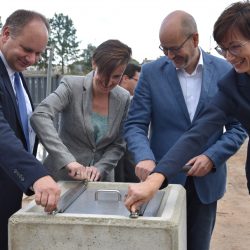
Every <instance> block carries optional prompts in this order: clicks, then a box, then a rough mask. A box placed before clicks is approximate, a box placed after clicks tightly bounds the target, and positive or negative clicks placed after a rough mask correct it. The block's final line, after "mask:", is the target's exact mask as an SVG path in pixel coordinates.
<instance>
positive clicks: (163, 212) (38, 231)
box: [9, 182, 186, 250]
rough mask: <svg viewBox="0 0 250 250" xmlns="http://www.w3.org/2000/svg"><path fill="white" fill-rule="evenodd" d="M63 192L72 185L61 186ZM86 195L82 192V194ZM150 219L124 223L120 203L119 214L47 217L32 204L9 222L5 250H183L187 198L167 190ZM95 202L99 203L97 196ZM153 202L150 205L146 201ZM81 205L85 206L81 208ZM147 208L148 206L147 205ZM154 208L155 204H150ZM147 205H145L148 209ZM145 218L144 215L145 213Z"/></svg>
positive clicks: (113, 186) (98, 185) (116, 186)
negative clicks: (6, 249) (6, 248)
mask: <svg viewBox="0 0 250 250" xmlns="http://www.w3.org/2000/svg"><path fill="white" fill-rule="evenodd" d="M60 185H61V187H62V190H63V193H64V192H66V191H67V190H68V189H70V188H72V187H73V186H74V185H75V182H61V183H60ZM127 188H128V183H104V182H93V183H92V182H90V183H89V184H88V188H87V190H86V191H88V190H90V191H91V190H99V189H102V190H105V189H107V190H120V191H122V193H123V194H125V193H126V191H127ZM86 191H85V192H86ZM158 192H161V193H163V195H162V199H161V200H160V203H159V205H157V206H158V208H157V213H156V214H155V216H145V215H144V216H140V217H139V218H137V219H131V218H129V212H128V211H127V210H126V209H125V208H124V205H123V199H122V200H121V201H116V202H118V203H119V206H118V207H120V208H121V207H122V210H123V213H122V215H119V213H118V215H117V214H115V215H112V214H95V212H93V211H91V210H92V209H91V207H92V208H93V210H94V206H96V200H95V199H94V198H93V201H90V202H93V204H94V205H93V206H92V205H90V211H89V213H74V212H67V211H66V212H65V213H57V214H55V215H49V214H46V213H44V212H43V209H42V208H41V207H39V206H36V204H35V202H34V201H32V202H31V203H30V204H29V205H28V206H26V207H25V208H24V209H21V210H19V211H18V212H17V213H15V214H14V215H13V216H11V218H10V219H9V249H10V250H80V249H86V250H100V249H102V250H132V249H133V250H147V249H148V250H149V249H150V250H163V249H164V250H186V193H185V190H184V188H183V187H182V186H180V185H169V186H168V187H167V188H165V189H163V190H161V191H158ZM99 199H102V197H100V198H99ZM151 203H153V200H152V201H151ZM82 205H83V206H84V204H82ZM151 205H152V204H151ZM153 205H154V204H153ZM148 206H150V203H149V204H148ZM145 213H146V210H145Z"/></svg>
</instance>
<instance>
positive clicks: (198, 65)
mask: <svg viewBox="0 0 250 250" xmlns="http://www.w3.org/2000/svg"><path fill="white" fill-rule="evenodd" d="M160 42H161V45H160V49H161V50H162V51H163V52H164V54H165V55H166V57H162V58H160V59H158V60H156V61H154V62H152V63H149V64H146V65H144V66H143V67H142V72H141V75H140V79H139V82H138V85H137V88H136V91H135V95H134V98H133V102H132V103H131V106H130V110H129V115H128V119H127V121H126V123H125V139H126V141H127V145H128V149H129V150H130V151H131V153H132V155H133V158H134V161H135V164H136V169H135V172H136V175H137V176H138V177H139V178H140V180H142V181H144V180H145V179H146V178H147V177H148V175H149V174H150V173H151V172H152V171H153V170H154V168H155V166H156V165H157V163H158V162H159V161H160V160H161V158H162V157H163V156H164V155H165V154H166V152H168V151H169V150H170V148H171V147H172V146H173V145H174V144H175V143H176V141H177V140H178V139H179V138H180V137H181V135H182V134H183V133H184V132H185V131H187V130H188V129H189V127H190V126H191V125H192V123H195V121H196V118H197V116H198V115H199V113H200V112H202V111H203V109H204V107H205V106H206V104H207V103H208V102H209V101H210V99H211V98H212V97H213V96H214V95H215V94H216V92H217V89H218V88H217V83H218V80H219V79H220V78H221V77H222V76H223V75H224V74H225V73H227V72H228V71H229V69H230V68H231V67H230V65H229V64H228V63H227V62H226V61H225V60H222V59H220V58H216V57H214V56H212V55H209V54H207V53H205V52H204V51H202V50H201V49H200V48H199V46H198V42H199V37H198V31H197V26H196V22H195V20H194V18H193V17H192V16H191V15H190V14H188V13H186V12H184V11H175V12H173V13H171V14H169V15H168V16H167V17H166V18H165V19H164V20H163V23H162V25H161V28H160ZM149 124H151V125H150V128H151V130H150V139H149V140H148V136H147V135H148V127H149ZM225 129H226V131H225V132H224V133H223V126H221V127H220V128H219V129H218V130H217V131H216V132H215V133H214V134H213V136H211V137H210V138H209V140H208V142H207V144H206V145H203V148H202V151H201V152H202V154H200V155H197V156H196V157H194V158H193V159H190V160H189V162H188V163H187V164H189V165H192V166H193V167H195V168H198V169H199V171H197V174H196V175H194V176H189V177H187V176H186V174H185V173H177V172H176V173H175V177H173V178H171V179H168V182H169V183H177V184H182V185H183V186H184V187H185V188H186V191H187V247H188V248H187V249H188V250H208V249H209V244H210V239H211V235H212V231H213V228H214V224H215V218H216V208H217V200H218V199H220V198H221V197H222V196H223V194H224V192H225V185H226V165H225V161H226V160H227V159H228V158H229V157H230V156H231V155H233V154H234V153H235V152H236V151H237V150H238V149H239V147H240V146H241V144H242V143H243V142H244V139H245V138H246V133H245V131H244V130H243V129H242V127H241V126H240V124H239V123H238V122H236V121H235V120H232V119H230V118H229V119H228V121H227V124H226V125H225Z"/></svg>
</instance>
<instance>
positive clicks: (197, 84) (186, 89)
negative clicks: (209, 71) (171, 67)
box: [176, 50, 203, 121]
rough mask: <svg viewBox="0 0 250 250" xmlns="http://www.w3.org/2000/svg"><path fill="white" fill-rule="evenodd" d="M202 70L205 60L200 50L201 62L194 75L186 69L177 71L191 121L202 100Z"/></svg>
mask: <svg viewBox="0 0 250 250" xmlns="http://www.w3.org/2000/svg"><path fill="white" fill-rule="evenodd" d="M202 68H203V58H202V52H201V50H200V58H199V62H198V64H197V66H196V68H195V70H194V72H193V73H192V74H189V73H187V72H186V71H185V70H184V69H176V70H177V76H178V79H179V82H180V84H181V89H182V93H183V97H184V100H185V103H186V106H187V109H188V113H189V117H190V120H191V121H192V120H193V118H194V115H195V111H196V108H197V105H198V102H199V99H200V94H201V85H202Z"/></svg>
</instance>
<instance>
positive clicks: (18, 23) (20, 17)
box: [3, 9, 50, 36]
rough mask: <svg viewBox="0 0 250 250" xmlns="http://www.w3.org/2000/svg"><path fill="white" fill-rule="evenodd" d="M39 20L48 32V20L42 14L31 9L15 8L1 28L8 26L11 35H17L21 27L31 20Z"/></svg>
mask: <svg viewBox="0 0 250 250" xmlns="http://www.w3.org/2000/svg"><path fill="white" fill-rule="evenodd" d="M33 20H40V21H42V22H43V23H44V25H45V26H46V28H47V30H48V32H49V30H50V26H49V22H48V20H47V18H46V17H45V16H43V15H42V14H40V13H38V12H35V11H31V10H23V9H20V10H16V11H15V12H13V13H12V14H11V15H10V16H9V17H8V18H7V19H6V22H5V24H4V25H3V28H5V27H6V26H8V27H9V29H10V32H11V35H12V36H18V35H19V34H20V32H21V31H22V29H23V28H24V27H25V26H26V25H27V24H28V23H30V22H31V21H33Z"/></svg>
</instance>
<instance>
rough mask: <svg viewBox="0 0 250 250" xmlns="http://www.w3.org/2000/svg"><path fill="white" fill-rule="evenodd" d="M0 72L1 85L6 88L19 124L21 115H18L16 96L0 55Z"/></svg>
mask: <svg viewBox="0 0 250 250" xmlns="http://www.w3.org/2000/svg"><path fill="white" fill-rule="evenodd" d="M0 74H1V77H2V79H3V85H4V87H5V89H6V90H7V92H8V94H9V96H10V99H11V102H12V104H13V106H14V108H15V112H16V115H17V118H18V121H19V123H20V124H21V117H20V114H19V110H18V107H17V102H16V96H15V93H14V90H13V87H12V84H11V82H10V78H9V74H8V72H7V70H6V68H5V65H4V63H3V61H2V59H1V57H0Z"/></svg>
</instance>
